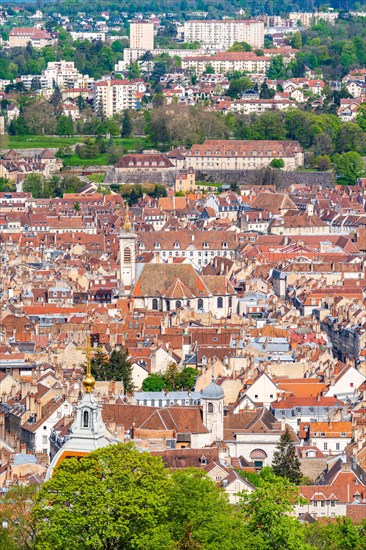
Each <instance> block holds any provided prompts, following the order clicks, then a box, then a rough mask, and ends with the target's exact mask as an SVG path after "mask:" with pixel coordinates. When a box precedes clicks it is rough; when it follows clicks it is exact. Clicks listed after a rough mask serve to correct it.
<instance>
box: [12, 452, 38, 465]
mask: <svg viewBox="0 0 366 550" xmlns="http://www.w3.org/2000/svg"><path fill="white" fill-rule="evenodd" d="M36 462H37V459H36V457H35V456H34V455H27V454H25V453H18V454H17V455H15V458H14V464H36Z"/></svg>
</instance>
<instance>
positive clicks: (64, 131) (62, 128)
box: [56, 115, 74, 136]
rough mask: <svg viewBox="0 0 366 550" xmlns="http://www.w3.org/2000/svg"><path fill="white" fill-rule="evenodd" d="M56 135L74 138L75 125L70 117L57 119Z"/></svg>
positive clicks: (63, 116)
mask: <svg viewBox="0 0 366 550" xmlns="http://www.w3.org/2000/svg"><path fill="white" fill-rule="evenodd" d="M56 134H57V135H59V136H73V135H74V125H73V122H72V120H71V118H70V117H68V116H66V115H61V116H59V117H58V119H57V125H56Z"/></svg>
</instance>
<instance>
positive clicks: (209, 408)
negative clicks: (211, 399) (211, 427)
mask: <svg viewBox="0 0 366 550" xmlns="http://www.w3.org/2000/svg"><path fill="white" fill-rule="evenodd" d="M207 412H209V413H213V404H212V403H209V404H208V405H207Z"/></svg>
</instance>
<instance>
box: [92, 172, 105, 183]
mask: <svg viewBox="0 0 366 550" xmlns="http://www.w3.org/2000/svg"><path fill="white" fill-rule="evenodd" d="M88 179H89V180H90V181H92V182H93V183H103V181H104V174H89V176H88Z"/></svg>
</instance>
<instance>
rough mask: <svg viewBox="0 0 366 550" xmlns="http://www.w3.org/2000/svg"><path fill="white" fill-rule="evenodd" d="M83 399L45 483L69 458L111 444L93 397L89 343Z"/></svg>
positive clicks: (98, 407)
mask: <svg viewBox="0 0 366 550" xmlns="http://www.w3.org/2000/svg"><path fill="white" fill-rule="evenodd" d="M82 384H83V386H84V389H85V393H84V397H83V398H82V399H81V401H80V402H79V403H78V404H77V405H76V415H75V418H74V421H73V423H72V425H71V429H70V437H69V439H68V440H67V441H66V443H65V444H64V445H63V446H62V447H61V449H59V451H58V452H57V453H56V454H55V456H54V457H53V460H52V462H51V464H50V466H49V468H48V470H47V474H46V481H47V480H48V479H50V478H51V477H52V474H53V470H54V468H55V467H56V466H57V465H58V464H60V463H61V462H62V461H63V460H65V459H66V458H70V457H76V458H78V457H82V456H85V455H87V454H88V453H91V452H92V451H95V450H96V449H101V448H102V447H106V446H107V445H110V444H111V441H109V440H108V439H107V438H106V427H105V424H104V422H103V419H102V407H101V406H100V405H99V404H98V402H97V400H96V399H95V397H94V394H93V389H94V386H95V378H94V376H93V375H92V374H91V363H90V342H88V346H87V362H86V374H85V376H84V378H83V380H82Z"/></svg>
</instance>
